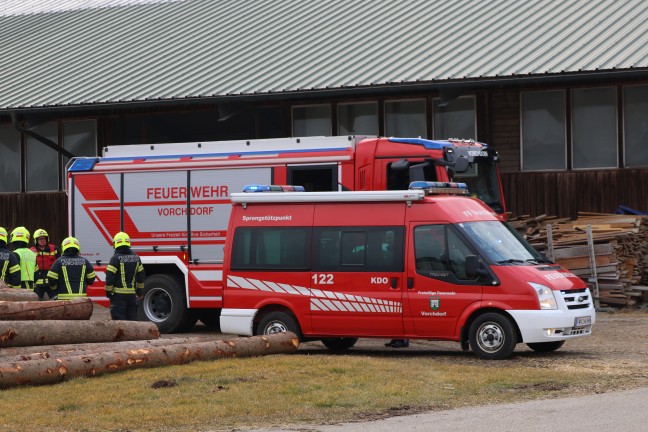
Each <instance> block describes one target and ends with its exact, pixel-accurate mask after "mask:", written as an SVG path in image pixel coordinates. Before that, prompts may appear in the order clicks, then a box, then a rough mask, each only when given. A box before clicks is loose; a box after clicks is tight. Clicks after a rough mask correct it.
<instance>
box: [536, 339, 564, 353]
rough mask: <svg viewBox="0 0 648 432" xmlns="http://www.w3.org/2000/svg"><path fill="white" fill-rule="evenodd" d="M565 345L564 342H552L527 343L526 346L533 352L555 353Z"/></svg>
mask: <svg viewBox="0 0 648 432" xmlns="http://www.w3.org/2000/svg"><path fill="white" fill-rule="evenodd" d="M564 344H565V341H564V340H561V341H554V342H537V343H528V344H527V346H528V347H529V348H531V349H532V350H533V351H535V352H541V353H547V352H552V351H556V350H557V349H558V348H560V347H561V346H563V345H564Z"/></svg>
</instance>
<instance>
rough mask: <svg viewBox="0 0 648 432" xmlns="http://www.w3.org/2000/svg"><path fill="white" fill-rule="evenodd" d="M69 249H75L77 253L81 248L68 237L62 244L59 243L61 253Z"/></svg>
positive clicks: (73, 239)
mask: <svg viewBox="0 0 648 432" xmlns="http://www.w3.org/2000/svg"><path fill="white" fill-rule="evenodd" d="M70 248H75V249H76V250H77V251H80V250H81V246H79V240H77V239H75V238H74V237H68V238H66V239H65V240H63V243H61V251H62V252H65V251H66V250H68V249H70Z"/></svg>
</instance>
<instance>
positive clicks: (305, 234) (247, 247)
mask: <svg viewBox="0 0 648 432" xmlns="http://www.w3.org/2000/svg"><path fill="white" fill-rule="evenodd" d="M310 236H311V229H310V228H292V227H290V228H275V227H271V228H265V227H264V228H261V227H254V228H237V229H236V231H235V232H234V243H233V244H232V265H231V267H232V269H234V270H308V269H310Z"/></svg>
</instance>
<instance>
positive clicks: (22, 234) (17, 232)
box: [11, 227, 30, 243]
mask: <svg viewBox="0 0 648 432" xmlns="http://www.w3.org/2000/svg"><path fill="white" fill-rule="evenodd" d="M29 238H30V235H29V231H27V228H25V227H18V228H15V229H14V230H13V231H11V242H12V243H13V242H25V243H29Z"/></svg>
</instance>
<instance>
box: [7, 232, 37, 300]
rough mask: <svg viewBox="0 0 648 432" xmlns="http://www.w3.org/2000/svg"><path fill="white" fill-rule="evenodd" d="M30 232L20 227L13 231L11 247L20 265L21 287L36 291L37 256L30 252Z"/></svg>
mask: <svg viewBox="0 0 648 432" xmlns="http://www.w3.org/2000/svg"><path fill="white" fill-rule="evenodd" d="M30 237H31V236H30V234H29V231H28V230H27V228H25V227H18V228H15V229H14V230H13V231H11V246H12V248H13V251H14V253H15V254H16V255H17V257H18V262H19V264H20V287H21V288H27V289H30V290H32V291H33V290H34V274H35V273H36V271H37V270H38V266H37V265H36V254H35V253H34V252H32V251H31V250H29V238H30Z"/></svg>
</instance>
